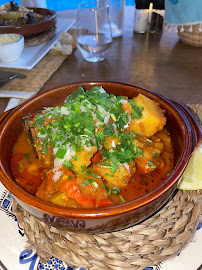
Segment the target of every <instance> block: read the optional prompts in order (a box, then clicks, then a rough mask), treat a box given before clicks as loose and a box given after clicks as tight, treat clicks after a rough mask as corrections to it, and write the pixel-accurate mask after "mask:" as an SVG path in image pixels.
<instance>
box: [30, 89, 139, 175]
mask: <svg viewBox="0 0 202 270" xmlns="http://www.w3.org/2000/svg"><path fill="white" fill-rule="evenodd" d="M122 101H125V97H123V96H115V95H113V94H108V93H106V92H105V91H104V89H102V88H101V87H98V86H96V87H93V88H92V89H91V90H89V91H84V90H83V88H82V87H79V89H78V90H77V91H74V92H73V93H72V94H71V95H69V96H68V97H67V98H66V100H65V102H64V104H63V105H62V106H58V107H49V108H45V109H44V110H43V111H41V112H40V113H38V114H36V116H35V117H34V121H35V123H36V125H37V132H38V137H39V138H41V139H42V140H41V141H42V152H43V153H48V150H49V147H52V148H53V149H54V156H55V157H56V158H59V159H64V162H63V164H64V166H65V167H66V168H68V169H72V168H73V164H72V163H71V162H70V161H69V160H71V158H73V159H74V160H75V161H77V155H79V153H80V152H81V151H82V150H83V149H85V148H89V147H92V146H97V148H98V150H100V149H101V148H102V145H104V147H103V152H102V156H103V157H104V159H103V162H104V165H105V166H109V167H110V168H111V171H112V172H115V171H116V170H117V168H118V167H119V163H121V164H124V163H127V164H129V163H130V161H132V160H133V159H134V158H137V157H138V156H139V155H143V153H144V152H143V151H142V150H140V149H139V148H138V147H136V146H135V144H134V138H135V136H136V134H135V133H134V132H132V131H130V132H129V131H127V132H124V133H123V131H124V129H125V128H126V127H127V126H128V124H129V122H130V119H131V118H132V119H134V118H136V119H139V118H141V117H142V111H143V109H144V108H142V107H139V106H138V105H137V104H135V102H134V101H133V100H130V99H129V100H128V102H129V104H130V105H131V107H132V114H131V117H129V114H128V112H127V111H124V110H123V109H122V106H123V102H122ZM107 136H109V137H111V136H114V137H115V138H119V141H118V142H117V143H116V145H115V147H113V148H111V149H110V150H107V149H106V148H105V147H107V144H106V143H105V138H106V137H107ZM68 149H71V150H72V151H74V153H75V154H74V155H71V157H70V156H69V155H68V153H69V152H68ZM88 155H89V156H90V154H89V153H88ZM85 169H86V167H85V165H83V166H82V168H81V171H82V172H83V171H84V170H85ZM87 175H88V176H89V171H87Z"/></svg>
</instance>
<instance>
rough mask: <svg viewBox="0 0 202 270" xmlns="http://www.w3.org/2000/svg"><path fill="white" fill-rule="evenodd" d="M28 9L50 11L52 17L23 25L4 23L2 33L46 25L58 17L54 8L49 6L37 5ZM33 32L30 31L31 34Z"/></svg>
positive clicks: (0, 31)
mask: <svg viewBox="0 0 202 270" xmlns="http://www.w3.org/2000/svg"><path fill="white" fill-rule="evenodd" d="M26 8H27V9H32V10H34V12H36V13H37V11H47V12H49V13H50V17H48V18H45V19H44V20H42V21H39V22H35V23H31V24H23V25H16V26H15V25H6V26H5V25H2V26H0V33H1V34H3V33H7V31H9V33H11V31H12V30H13V31H15V30H18V31H24V29H26V28H30V29H33V28H34V29H36V28H37V27H38V26H41V25H44V24H46V23H48V22H49V21H52V20H54V19H55V18H56V12H55V11H54V10H52V9H48V8H37V7H26ZM38 14H41V13H38ZM38 32H40V30H35V31H34V33H38ZM31 34H32V32H31V33H30V35H31Z"/></svg>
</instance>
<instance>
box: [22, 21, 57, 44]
mask: <svg viewBox="0 0 202 270" xmlns="http://www.w3.org/2000/svg"><path fill="white" fill-rule="evenodd" d="M55 34H56V27H55V26H54V27H52V28H51V29H50V30H48V31H45V32H43V33H40V34H38V35H36V36H34V37H31V38H26V39H25V47H31V46H37V45H40V44H42V43H44V42H47V41H49V40H50V39H51V38H52V37H54V36H55Z"/></svg>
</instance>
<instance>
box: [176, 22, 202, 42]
mask: <svg viewBox="0 0 202 270" xmlns="http://www.w3.org/2000/svg"><path fill="white" fill-rule="evenodd" d="M200 30H201V25H200V24H196V25H183V26H179V27H178V35H179V38H180V39H181V41H182V42H184V43H185V44H188V45H191V46H194V47H202V32H200Z"/></svg>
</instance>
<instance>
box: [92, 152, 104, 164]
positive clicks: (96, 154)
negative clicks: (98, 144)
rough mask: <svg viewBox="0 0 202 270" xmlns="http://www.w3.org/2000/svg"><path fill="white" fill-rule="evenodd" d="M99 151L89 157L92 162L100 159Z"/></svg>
mask: <svg viewBox="0 0 202 270" xmlns="http://www.w3.org/2000/svg"><path fill="white" fill-rule="evenodd" d="M101 157H102V156H101V153H100V152H97V153H95V155H94V156H93V157H92V158H91V161H92V163H98V162H100V160H101Z"/></svg>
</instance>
